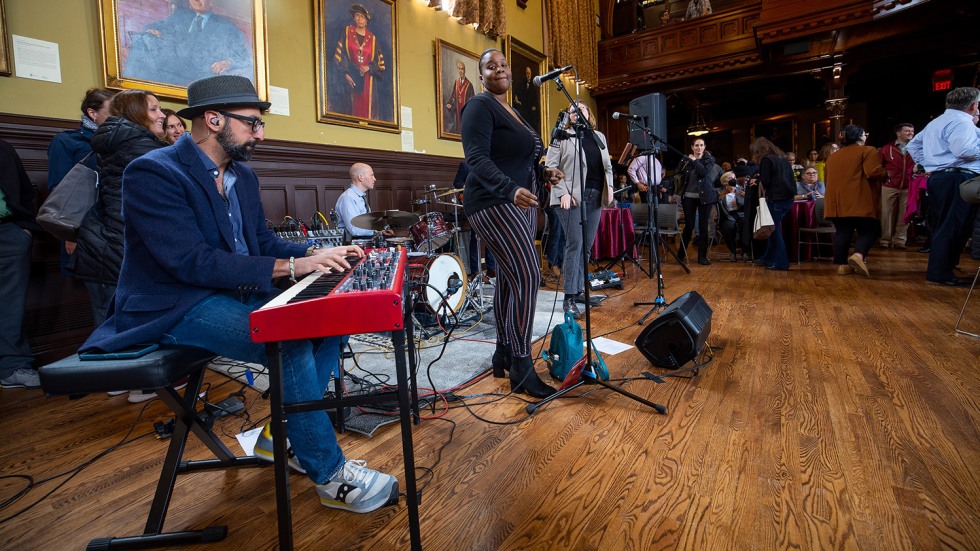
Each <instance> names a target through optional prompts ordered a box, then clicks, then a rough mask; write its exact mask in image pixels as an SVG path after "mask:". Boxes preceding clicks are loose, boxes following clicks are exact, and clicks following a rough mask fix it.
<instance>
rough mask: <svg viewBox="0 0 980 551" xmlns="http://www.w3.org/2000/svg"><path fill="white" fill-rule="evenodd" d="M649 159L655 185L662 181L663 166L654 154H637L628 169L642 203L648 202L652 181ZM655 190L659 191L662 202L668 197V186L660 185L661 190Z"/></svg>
mask: <svg viewBox="0 0 980 551" xmlns="http://www.w3.org/2000/svg"><path fill="white" fill-rule="evenodd" d="M647 159H649V167H651V168H652V170H653V179H652V181H653V185H654V186H656V185H658V184H660V183H661V177H662V175H663V167H662V166H661V165H660V161H658V160H657V158H656V157H654V156H653V155H645V154H641V155H637V156H636V157H634V158H633V160H632V161H630V165H629V168H627V169H626V172H627V173H628V174H629V177H630V180H631V181H632V182H633V183H634V184H635V185H636V189H637V191H638V192H639V194H640V202H641V203H646V202H647V186H649V185H650V182H651V178H650V177H649V176H648V175H647V168H648V165H647V163H648V161H647ZM654 191H659V193H660V200H661V202H662V201H664V200H665V199H666V193H667V188H665V187H663V186H660V187H659V190H654Z"/></svg>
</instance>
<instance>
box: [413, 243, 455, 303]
mask: <svg viewBox="0 0 980 551" xmlns="http://www.w3.org/2000/svg"><path fill="white" fill-rule="evenodd" d="M409 262H410V264H409V265H408V277H409V280H411V281H415V282H419V283H423V284H425V285H424V286H422V287H420V288H419V297H418V298H417V299H416V300H417V301H418V302H419V303H422V304H424V305H425V306H426V307H427V308H428V309H429V310H431V311H432V313H434V314H437V315H438V314H445V313H448V311H447V307H448V308H451V309H452V310H453V312H457V311H459V309H460V308H462V306H463V302H464V301H465V300H466V283H467V280H466V270H465V269H464V268H463V263H462V262H461V261H460V260H459V257H457V256H456V255H453V254H440V255H438V256H433V257H427V256H424V255H417V256H414V255H410V258H409ZM440 295H441V296H440ZM443 297H445V298H446V302H445V305H443V304H442V300H443Z"/></svg>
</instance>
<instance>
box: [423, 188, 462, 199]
mask: <svg viewBox="0 0 980 551" xmlns="http://www.w3.org/2000/svg"><path fill="white" fill-rule="evenodd" d="M454 189H456V188H454V187H452V186H450V187H434V188H431V189H427V190H425V192H426V193H443V192H446V191H453V190H454ZM436 197H438V195H436Z"/></svg>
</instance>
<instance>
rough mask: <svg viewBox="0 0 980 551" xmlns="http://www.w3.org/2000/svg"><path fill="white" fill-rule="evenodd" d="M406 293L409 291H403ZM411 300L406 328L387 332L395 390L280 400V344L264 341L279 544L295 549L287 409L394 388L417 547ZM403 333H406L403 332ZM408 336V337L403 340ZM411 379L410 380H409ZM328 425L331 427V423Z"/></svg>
mask: <svg viewBox="0 0 980 551" xmlns="http://www.w3.org/2000/svg"><path fill="white" fill-rule="evenodd" d="M405 294H406V295H410V293H405ZM412 309H413V304H412V301H411V298H410V297H409V298H406V300H405V310H404V319H405V323H404V329H403V330H401V331H392V332H391V342H392V345H393V346H394V349H395V374H396V380H397V381H398V389H397V391H396V392H394V393H392V392H387V393H382V394H373V395H371V396H352V397H347V398H345V397H336V398H333V399H324V400H315V401H310V402H298V403H295V404H283V402H282V344H281V343H280V342H270V343H267V344H266V354H267V355H268V357H269V401H270V403H271V406H272V440H273V446H274V458H275V461H274V467H273V468H274V469H275V480H276V511H277V515H278V516H277V520H278V524H279V549H281V550H282V551H291V550H292V549H293V519H292V507H291V505H290V501H289V467H288V464H287V461H286V457H287V456H286V424H285V423H286V413H299V412H303V411H314V410H321V409H334V408H340V409H341V411H342V408H344V407H346V406H353V405H364V404H374V403H381V402H390V401H391V397H392V394H397V397H398V417H399V419H400V421H401V432H402V455H403V456H404V461H405V493H406V501H407V502H408V531H409V536H410V539H411V544H412V547H411V548H412V551H421V549H422V535H421V530H420V527H419V503H420V502H421V496H420V495H419V494H418V488H417V485H416V480H415V449H414V447H413V445H412V420H413V418H414V420H415V422H416V424H417V423H418V421H419V408H418V403H419V399H418V388H417V386H416V384H415V383H416V379H415V373H416V365H415V353H414V348H415V345H414V342H413V341H412V335H413V332H414V326H413V321H412ZM406 336H407V337H406ZM406 341H407V342H406ZM409 380H411V385H410V384H409ZM331 430H333V428H332V427H331Z"/></svg>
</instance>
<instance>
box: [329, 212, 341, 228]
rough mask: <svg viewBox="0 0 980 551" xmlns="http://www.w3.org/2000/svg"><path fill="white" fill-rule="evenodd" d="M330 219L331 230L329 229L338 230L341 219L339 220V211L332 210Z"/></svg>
mask: <svg viewBox="0 0 980 551" xmlns="http://www.w3.org/2000/svg"><path fill="white" fill-rule="evenodd" d="M329 218H330V228H329V229H331V230H335V229H337V225H338V221H339V218H337V211H336V209H330V216H329Z"/></svg>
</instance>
